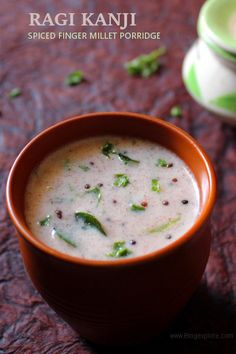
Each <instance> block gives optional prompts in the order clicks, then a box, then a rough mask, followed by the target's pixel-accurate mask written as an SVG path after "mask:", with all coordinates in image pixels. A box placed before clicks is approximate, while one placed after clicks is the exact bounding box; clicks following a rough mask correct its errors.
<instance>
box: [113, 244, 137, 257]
mask: <svg viewBox="0 0 236 354" xmlns="http://www.w3.org/2000/svg"><path fill="white" fill-rule="evenodd" d="M131 253H132V252H131V251H130V250H129V249H128V248H127V247H125V241H117V242H114V244H113V246H112V252H111V253H108V255H107V256H109V257H114V258H120V257H126V256H128V255H130V254H131Z"/></svg>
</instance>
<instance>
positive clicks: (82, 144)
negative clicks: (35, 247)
mask: <svg viewBox="0 0 236 354" xmlns="http://www.w3.org/2000/svg"><path fill="white" fill-rule="evenodd" d="M198 213H199V192H198V187H197V183H196V181H195V179H194V176H193V174H192V173H191V172H190V170H189V169H188V167H187V166H186V164H185V163H184V162H183V161H182V160H181V159H180V158H179V157H178V156H176V155H175V154H174V153H173V152H171V151H169V150H167V149H165V148H163V147H161V146H160V145H158V144H156V143H153V142H150V141H147V140H141V139H138V138H137V139H136V138H132V137H116V136H105V137H95V138H89V139H84V140H80V141H78V142H74V143H71V144H69V145H66V146H64V147H62V148H60V149H59V150H57V151H55V152H53V153H51V154H50V155H48V156H47V157H46V158H45V159H44V160H43V161H42V162H41V164H40V165H39V166H38V167H37V168H36V169H35V170H34V171H33V173H32V175H31V176H30V179H29V183H28V186H27V190H26V197H25V215H26V221H27V224H28V226H29V228H30V229H31V231H32V232H33V234H34V235H35V237H37V238H38V239H39V240H41V241H42V242H44V243H46V244H47V245H48V246H50V247H52V248H54V249H57V250H59V251H61V252H63V253H67V254H70V255H72V256H78V257H82V258H88V259H103V260H104V259H105V260H106V259H107V260H108V259H109V260H110V259H111V260H115V259H120V258H124V257H135V256H139V255H143V254H146V253H150V252H153V251H155V250H157V249H160V248H163V247H165V246H166V245H169V244H170V243H171V242H173V241H175V240H176V239H178V238H180V237H181V236H182V235H183V233H185V232H186V231H187V230H188V229H189V228H190V227H191V226H192V225H193V223H194V221H195V219H196V218H197V216H198Z"/></svg>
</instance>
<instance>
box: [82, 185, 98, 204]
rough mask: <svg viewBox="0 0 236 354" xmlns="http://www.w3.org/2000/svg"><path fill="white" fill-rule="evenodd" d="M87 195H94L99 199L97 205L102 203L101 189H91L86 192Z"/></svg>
mask: <svg viewBox="0 0 236 354" xmlns="http://www.w3.org/2000/svg"><path fill="white" fill-rule="evenodd" d="M85 193H92V194H94V195H95V196H96V198H97V204H99V203H100V201H101V199H102V192H101V189H100V188H99V187H94V188H92V189H89V190H88V191H86V192H85Z"/></svg>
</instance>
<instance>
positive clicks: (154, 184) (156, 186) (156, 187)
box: [152, 179, 161, 193]
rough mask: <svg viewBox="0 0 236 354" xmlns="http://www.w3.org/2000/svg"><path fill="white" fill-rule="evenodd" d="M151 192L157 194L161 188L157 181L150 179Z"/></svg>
mask: <svg viewBox="0 0 236 354" xmlns="http://www.w3.org/2000/svg"><path fill="white" fill-rule="evenodd" d="M152 191H153V192H157V193H160V191H161V186H160V183H159V181H158V180H157V179H152Z"/></svg>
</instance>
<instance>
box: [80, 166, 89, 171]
mask: <svg viewBox="0 0 236 354" xmlns="http://www.w3.org/2000/svg"><path fill="white" fill-rule="evenodd" d="M79 168H80V169H81V170H83V171H84V172H87V171H89V170H90V168H89V167H88V166H86V165H79Z"/></svg>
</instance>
